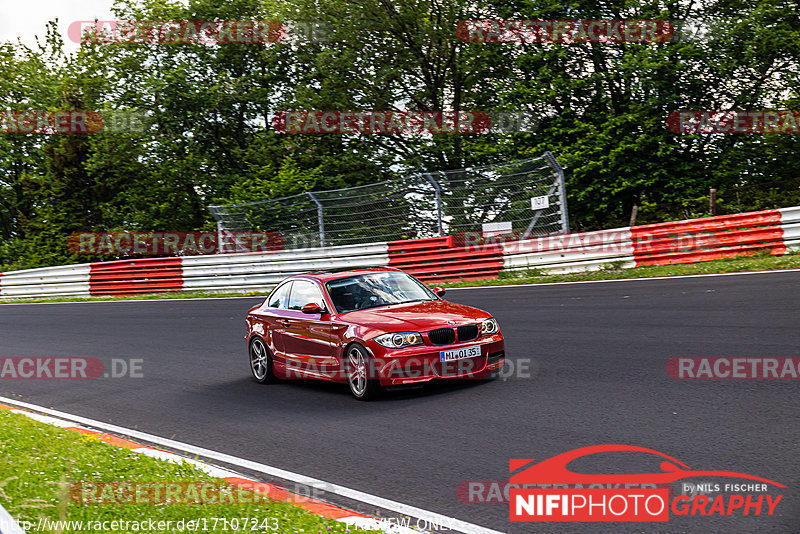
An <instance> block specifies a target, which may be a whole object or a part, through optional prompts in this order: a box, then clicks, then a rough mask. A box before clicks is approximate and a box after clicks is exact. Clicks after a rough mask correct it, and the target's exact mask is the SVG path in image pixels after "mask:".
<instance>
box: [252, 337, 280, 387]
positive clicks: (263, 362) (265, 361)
mask: <svg viewBox="0 0 800 534" xmlns="http://www.w3.org/2000/svg"><path fill="white" fill-rule="evenodd" d="M249 353H250V371H251V372H252V373H253V378H255V379H256V382H258V383H259V384H270V383H272V382H275V381H276V378H275V374H274V373H273V372H272V356H271V355H270V353H269V350H267V345H266V344H265V343H264V341H263V340H262V339H261V338H260V337H254V338H253V339H252V340H251V341H250V349H249Z"/></svg>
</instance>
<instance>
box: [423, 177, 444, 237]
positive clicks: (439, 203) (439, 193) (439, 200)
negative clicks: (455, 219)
mask: <svg viewBox="0 0 800 534" xmlns="http://www.w3.org/2000/svg"><path fill="white" fill-rule="evenodd" d="M422 176H424V177H425V178H426V179H427V180H428V181H429V182H430V183H431V184H432V185H433V189H434V191H435V192H436V221H437V223H438V227H439V237H442V236H443V235H444V224H443V222H442V188H441V186H440V185H439V182H437V181H436V179H435V178H434V177H433V175H432V174H431V173H429V172H426V173H423V175H422Z"/></svg>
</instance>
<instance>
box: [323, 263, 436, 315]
mask: <svg viewBox="0 0 800 534" xmlns="http://www.w3.org/2000/svg"><path fill="white" fill-rule="evenodd" d="M325 287H326V288H327V289H328V294H329V295H330V296H331V301H333V305H334V306H335V307H336V310H337V311H338V312H339V313H347V312H351V311H356V310H365V309H368V308H377V307H378V306H390V305H392V304H403V303H406V302H416V301H421V300H436V299H437V297H436V295H434V294H433V292H432V291H431V290H430V289H428V288H427V287H425V286H424V285H422V284H421V283H420V282H418V281H417V280H415V279H414V278H412V277H411V276H409V275H407V274H406V273H401V272H374V273H364V274H360V275H358V276H349V277H347V278H340V279H338V280H332V281H330V282H328V283H327V284H325Z"/></svg>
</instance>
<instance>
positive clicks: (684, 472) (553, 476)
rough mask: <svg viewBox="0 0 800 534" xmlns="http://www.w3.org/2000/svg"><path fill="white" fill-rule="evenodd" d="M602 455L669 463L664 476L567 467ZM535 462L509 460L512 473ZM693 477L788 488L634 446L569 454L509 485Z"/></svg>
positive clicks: (537, 466) (663, 469)
mask: <svg viewBox="0 0 800 534" xmlns="http://www.w3.org/2000/svg"><path fill="white" fill-rule="evenodd" d="M602 452H643V453H648V454H654V455H657V456H660V457H662V458H664V459H665V460H666V461H662V462H661V465H660V467H661V472H660V473H634V474H617V475H603V474H584V473H575V472H573V471H570V470H569V469H568V468H567V465H568V464H569V463H570V462H572V461H573V460H576V459H578V458H582V457H584V456H588V455H590V454H597V453H602ZM533 461H534V460H533V459H514V460H510V461H509V471H510V472H514V471H516V470H517V469H519V468H521V467H523V466H526V465H529V464H530V463H531V462H533ZM691 477H731V478H744V479H749V480H756V481H759V482H766V483H768V484H772V485H774V486H778V487H780V488H785V487H786V486H784V485H783V484H779V483H777V482H774V481H772V480H768V479H766V478H761V477H757V476H753V475H748V474H745V473H736V472H733V471H703V470H694V469H691V468H690V467H689V466H688V465H686V464H684V463H683V462H680V461H678V460H676V459H675V458H672V457H671V456H667V455H666V454H664V453H662V452H658V451H655V450H653V449H647V448H645V447H637V446H634V445H616V444H609V445H594V446H591V447H582V448H580V449H575V450H572V451H568V452H565V453H562V454H559V455H557V456H554V457H552V458H549V459H547V460H543V461H541V462H539V463H536V464H534V465H532V466H530V467H528V468H527V469H525V470H524V471H521V472H519V473H517V474H515V475H513V476H511V478H510V480H509V482H510V483H511V484H520V485H521V484H669V483H671V482H675V481H677V480H681V479H684V478H691Z"/></svg>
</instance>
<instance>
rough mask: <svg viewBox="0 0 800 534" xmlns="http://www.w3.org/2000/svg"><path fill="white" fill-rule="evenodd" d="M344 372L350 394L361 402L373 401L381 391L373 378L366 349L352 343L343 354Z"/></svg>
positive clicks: (371, 362)
mask: <svg viewBox="0 0 800 534" xmlns="http://www.w3.org/2000/svg"><path fill="white" fill-rule="evenodd" d="M345 370H346V372H347V385H348V386H350V393H352V394H353V396H354V397H355V398H356V399H358V400H362V401H367V400H371V399H374V398H375V397H377V396H378V394H379V393H380V390H381V384H380V382H379V381H378V379H377V378H374V376H375V373H376V369H375V365H374V363H373V360H372V358H371V357H370V356H369V354H368V353H367V349H365V348H364V347H362V346H361V345H359V344H357V343H354V344H352V345H350V346H349V347H348V348H347V353H346V354H345Z"/></svg>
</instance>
